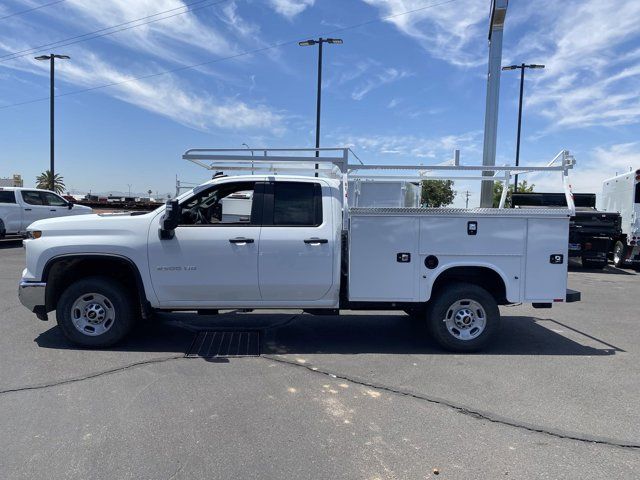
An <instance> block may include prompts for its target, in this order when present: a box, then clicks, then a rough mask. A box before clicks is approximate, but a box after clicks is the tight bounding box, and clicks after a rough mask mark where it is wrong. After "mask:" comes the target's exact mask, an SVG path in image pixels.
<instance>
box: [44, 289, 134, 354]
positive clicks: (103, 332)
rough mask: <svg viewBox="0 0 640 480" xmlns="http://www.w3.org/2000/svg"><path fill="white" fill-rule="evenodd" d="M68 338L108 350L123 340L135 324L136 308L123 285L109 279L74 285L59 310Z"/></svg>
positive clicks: (65, 295)
mask: <svg viewBox="0 0 640 480" xmlns="http://www.w3.org/2000/svg"><path fill="white" fill-rule="evenodd" d="M56 318H57V320H58V325H59V326H60V328H61V329H62V332H63V333H64V335H65V337H67V339H69V340H70V341H71V342H72V343H75V344H76V345H81V346H84V347H109V346H111V345H114V344H115V343H117V342H119V341H120V340H122V339H123V338H124V337H125V336H126V335H127V334H128V333H129V331H130V330H131V328H132V326H133V324H134V321H135V308H134V303H133V302H132V299H131V297H130V296H129V295H128V294H127V292H126V290H125V289H124V286H123V285H122V284H120V283H119V282H118V281H117V280H113V279H110V278H106V277H89V278H83V279H81V280H78V281H77V282H75V283H73V284H71V285H70V286H69V287H68V288H67V289H66V290H65V291H64V292H63V293H62V295H61V296H60V299H59V301H58V305H57V308H56Z"/></svg>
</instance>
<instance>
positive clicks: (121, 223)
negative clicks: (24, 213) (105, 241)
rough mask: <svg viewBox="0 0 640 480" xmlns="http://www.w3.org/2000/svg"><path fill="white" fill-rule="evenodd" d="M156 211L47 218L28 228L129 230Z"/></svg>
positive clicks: (75, 231)
mask: <svg viewBox="0 0 640 480" xmlns="http://www.w3.org/2000/svg"><path fill="white" fill-rule="evenodd" d="M157 213H158V212H157V211H153V212H148V213H145V214H144V215H134V216H131V215H101V214H95V213H94V214H88V215H71V216H66V217H56V218H47V219H44V220H38V221H35V222H33V223H32V224H31V225H29V227H28V228H29V230H42V231H43V232H52V233H53V232H59V233H60V234H72V235H82V234H88V233H96V232H102V233H107V232H114V231H118V230H131V229H136V228H138V227H140V226H144V225H148V224H149V222H150V221H151V219H152V218H154V217H155V216H156V215H157Z"/></svg>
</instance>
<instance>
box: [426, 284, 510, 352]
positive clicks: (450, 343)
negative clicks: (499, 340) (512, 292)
mask: <svg viewBox="0 0 640 480" xmlns="http://www.w3.org/2000/svg"><path fill="white" fill-rule="evenodd" d="M431 297H432V298H431V301H430V302H429V304H430V305H429V308H428V311H427V318H428V320H427V321H428V325H429V332H430V334H431V336H432V337H433V339H434V340H435V341H436V342H437V343H438V345H440V346H441V347H442V348H444V349H445V350H449V351H452V352H475V351H478V350H481V349H482V348H484V347H486V346H487V345H488V344H489V343H490V342H491V341H492V340H493V339H494V337H495V335H496V333H497V332H498V330H499V328H500V311H499V310H498V304H497V303H496V300H495V299H494V298H493V296H492V295H491V294H490V293H489V292H487V291H486V290H485V289H484V288H482V287H479V286H478V285H474V284H470V283H451V284H448V285H445V286H443V287H442V288H440V289H439V290H437V291H436V292H434V293H433V294H432V296H431ZM467 301H471V302H475V303H476V304H478V305H479V306H480V307H481V308H480V309H477V308H476V309H475V313H474V312H473V310H474V305H472V304H471V302H469V303H465V302H467ZM457 302H461V304H460V305H459V306H458V307H456V308H458V310H457V311H456V309H455V308H452V307H454V305H455V304H456V303H457ZM465 312H470V316H471V318H470V319H469V314H468V313H465ZM457 313H461V314H462V320H461V321H462V322H465V321H467V319H469V320H468V321H469V322H470V324H469V326H468V327H466V326H465V327H463V328H458V327H457V326H456V325H455V323H456V322H455V317H456V314H457ZM447 316H448V318H449V322H447ZM481 317H483V318H484V327H483V329H482V328H480V324H481V322H480V320H481ZM475 322H478V323H475ZM452 323H453V324H454V325H453V330H454V331H455V330H457V331H458V332H459V333H461V335H460V336H456V335H455V334H454V333H452V332H451V331H450V330H449V327H448V326H447V325H450V326H451V324H452ZM474 324H475V328H478V329H480V333H477V332H474V331H473V329H474ZM463 330H466V331H463ZM465 335H466V336H469V338H467V339H463V338H461V337H464V336H465ZM473 335H476V336H473Z"/></svg>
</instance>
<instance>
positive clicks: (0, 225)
mask: <svg viewBox="0 0 640 480" xmlns="http://www.w3.org/2000/svg"><path fill="white" fill-rule="evenodd" d="M6 234H7V230H6V228H5V227H4V222H3V221H2V219H0V240H2V239H3V238H4V237H5V236H6Z"/></svg>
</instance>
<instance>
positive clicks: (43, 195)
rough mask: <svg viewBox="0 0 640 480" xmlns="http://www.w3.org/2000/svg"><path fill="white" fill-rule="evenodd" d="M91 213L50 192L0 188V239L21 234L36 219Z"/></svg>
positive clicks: (89, 210)
mask: <svg viewBox="0 0 640 480" xmlns="http://www.w3.org/2000/svg"><path fill="white" fill-rule="evenodd" d="M91 212H92V210H91V208H89V207H85V206H84V205H76V204H73V203H70V202H68V201H67V200H65V199H64V198H62V197H61V196H60V195H58V194H56V193H53V192H50V191H49V190H40V189H37V188H21V187H0V238H2V237H4V236H5V235H24V234H25V232H26V230H27V227H28V226H29V225H31V224H32V223H33V222H35V221H37V220H42V219H45V218H56V217H64V216H69V215H84V214H88V213H91Z"/></svg>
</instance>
